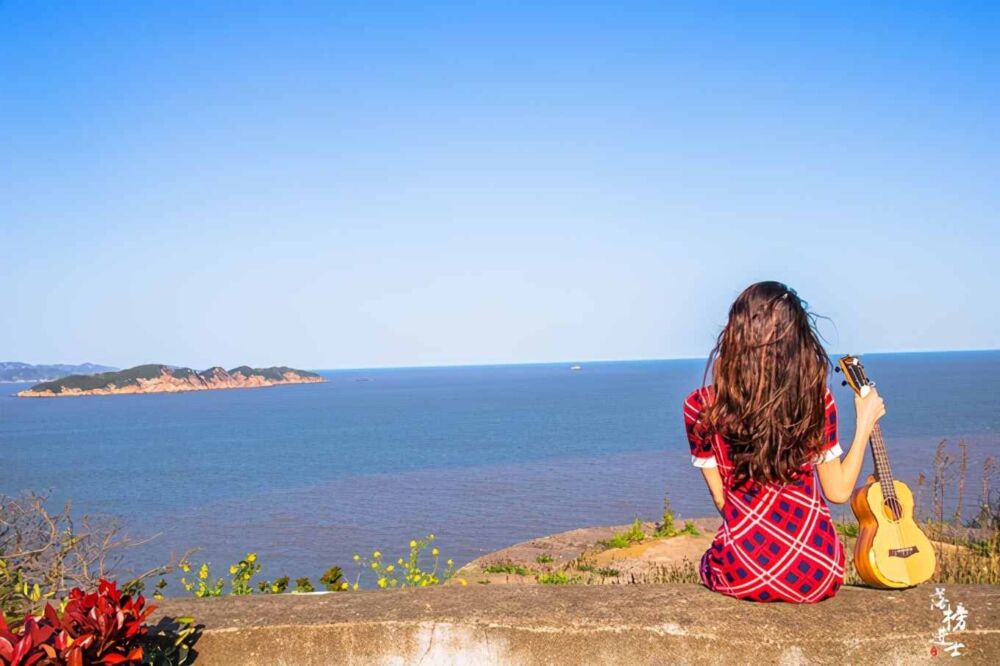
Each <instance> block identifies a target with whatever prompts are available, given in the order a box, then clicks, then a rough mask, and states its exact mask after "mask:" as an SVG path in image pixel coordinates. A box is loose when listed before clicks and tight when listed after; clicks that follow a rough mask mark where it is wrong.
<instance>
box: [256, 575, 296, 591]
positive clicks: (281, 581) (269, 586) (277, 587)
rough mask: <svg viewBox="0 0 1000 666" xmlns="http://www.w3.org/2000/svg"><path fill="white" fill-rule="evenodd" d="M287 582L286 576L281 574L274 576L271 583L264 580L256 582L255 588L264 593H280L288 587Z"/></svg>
mask: <svg viewBox="0 0 1000 666" xmlns="http://www.w3.org/2000/svg"><path fill="white" fill-rule="evenodd" d="M288 582H289V579H288V576H282V577H281V578H275V579H274V582H273V583H272V582H270V581H266V580H265V581H261V582H260V583H257V589H258V590H260V591H261V592H263V593H264V594H281V593H283V592H284V591H285V590H287V589H288Z"/></svg>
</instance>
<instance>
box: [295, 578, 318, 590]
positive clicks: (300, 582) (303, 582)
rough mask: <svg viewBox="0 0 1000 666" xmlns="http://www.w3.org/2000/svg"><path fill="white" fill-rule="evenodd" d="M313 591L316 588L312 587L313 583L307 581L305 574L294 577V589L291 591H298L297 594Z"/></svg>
mask: <svg viewBox="0 0 1000 666" xmlns="http://www.w3.org/2000/svg"><path fill="white" fill-rule="evenodd" d="M315 591H316V588H315V587H313V584H312V583H311V582H310V581H309V579H308V578H307V577H306V576H303V577H302V578H296V579H295V590H294V591H293V592H298V593H299V594H302V593H305V592H315Z"/></svg>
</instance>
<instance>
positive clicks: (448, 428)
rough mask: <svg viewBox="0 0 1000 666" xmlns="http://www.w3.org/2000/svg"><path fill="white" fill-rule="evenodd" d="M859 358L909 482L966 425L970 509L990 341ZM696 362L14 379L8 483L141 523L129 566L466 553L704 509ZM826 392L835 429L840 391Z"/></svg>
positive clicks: (991, 360) (994, 376)
mask: <svg viewBox="0 0 1000 666" xmlns="http://www.w3.org/2000/svg"><path fill="white" fill-rule="evenodd" d="M864 360H865V365H866V368H867V370H868V372H869V374H870V376H872V377H873V378H875V379H876V380H877V382H878V387H879V390H880V392H881V393H882V395H883V396H884V397H885V400H886V404H887V410H888V413H887V416H886V418H885V419H884V420H883V430H884V433H885V438H886V441H887V444H888V447H889V451H890V457H891V460H892V463H893V470H894V472H895V475H896V477H897V478H900V479H903V480H905V481H907V482H908V483H910V484H911V485H913V486H914V487H915V486H916V479H917V475H918V474H919V473H920V472H921V471H926V472H927V473H928V474H929V473H930V471H931V462H932V458H933V452H934V448H935V447H936V445H937V444H938V442H939V441H940V440H941V439H945V438H947V439H949V440H951V441H952V442H953V444H954V443H955V442H957V440H958V439H960V438H964V439H965V440H966V441H967V442H968V444H969V453H970V465H969V469H970V471H969V475H970V481H969V482H968V483H967V487H968V490H967V496H966V498H965V505H966V513H967V514H971V513H972V512H973V509H974V508H975V505H976V502H977V499H978V489H979V476H978V475H979V470H980V469H981V466H982V461H983V460H984V459H985V458H986V457H987V456H988V455H997V456H1000V352H996V351H993V352H953V353H921V354H887V355H876V354H873V355H870V356H866V357H865V359H864ZM703 370H704V361H696V360H675V361H634V362H633V361H629V362H613V363H586V364H583V368H582V369H581V370H580V371H572V370H570V365H569V364H565V363H560V364H541V365H508V366H477V367H471V366H470V367H448V368H408V369H378V370H337V371H324V372H322V374H323V375H324V376H325V378H326V379H327V381H326V383H323V384H303V385H291V386H282V387H274V388H267V389H247V390H227V391H207V392H198V393H182V394H153V395H121V396H98V397H85V398H62V399H19V398H14V397H12V395H11V394H13V393H14V392H15V391H17V390H19V389H20V388H22V387H21V386H18V385H4V386H3V387H2V389H0V390H2V392H3V395H2V396H0V456H2V458H0V459H2V468H0V469H2V471H0V493H6V494H14V493H17V492H20V491H22V490H29V489H30V490H47V491H48V492H49V493H50V496H51V498H52V501H53V502H57V503H62V502H63V501H66V500H70V499H71V500H72V501H73V505H74V507H75V510H76V511H77V512H79V513H82V512H96V513H108V514H114V515H116V516H120V517H121V518H122V520H123V521H124V524H125V526H126V528H127V530H128V532H129V533H130V534H132V535H134V536H137V537H148V536H154V535H155V536H156V538H155V539H153V540H152V541H151V542H150V543H148V544H146V545H144V546H142V547H141V548H138V549H135V550H133V551H131V553H130V555H129V558H128V564H129V565H131V566H135V567H144V566H148V565H152V564H155V563H157V562H160V561H163V560H165V559H166V558H167V557H168V556H169V554H170V553H172V552H181V551H183V550H185V549H187V548H191V547H197V548H200V549H201V550H200V552H199V553H198V556H197V559H198V560H199V561H204V560H208V561H210V562H212V563H213V564H214V565H216V566H217V567H219V569H218V570H219V571H220V572H221V573H224V567H225V566H226V565H228V564H229V563H231V562H233V561H235V560H237V559H239V557H241V556H242V555H243V554H245V553H246V552H247V551H250V550H253V551H256V552H257V553H258V555H259V557H260V561H261V562H262V563H263V565H264V572H263V575H264V576H265V577H270V578H273V577H276V576H279V575H282V574H288V575H292V576H293V577H294V576H300V575H310V576H314V577H315V576H318V575H319V574H320V573H321V572H322V571H323V570H325V569H326V568H327V567H328V566H330V565H331V564H340V565H342V566H344V568H345V569H346V570H348V572H351V571H352V569H351V564H352V563H351V555H352V554H353V553H355V552H362V553H364V552H371V551H372V550H374V549H379V550H381V551H382V552H384V553H388V554H391V555H393V556H394V555H396V554H401V553H403V551H405V549H406V544H407V543H408V542H409V540H410V539H411V538H415V537H420V536H422V535H425V534H427V533H429V532H433V533H434V534H435V535H436V536H437V543H438V545H439V546H440V548H441V550H442V554H443V556H444V557H453V558H454V559H455V560H456V562H457V563H458V564H462V563H464V562H466V561H468V560H470V559H472V558H474V557H477V556H479V555H481V554H483V553H486V552H489V551H492V550H495V549H497V548H500V547H503V546H506V545H509V544H512V543H515V542H518V541H522V540H525V539H529V538H531V537H534V536H540V535H545V534H550V533H553V532H558V531H562V530H567V529H573V528H576V527H582V526H588V525H597V524H618V523H625V522H628V521H630V520H632V519H633V518H634V517H635V516H642V517H643V518H645V519H649V520H652V519H655V518H656V517H658V515H659V513H660V511H661V507H662V502H663V496H664V493H667V494H668V495H669V497H670V500H671V503H672V505H673V507H674V509H675V510H676V511H677V512H679V513H680V514H681V515H682V516H698V515H712V514H713V513H714V508H713V506H712V503H711V500H710V498H709V495H708V492H707V490H706V489H705V487H704V483H703V481H702V479H701V476H700V474H699V473H698V471H697V470H695V469H694V468H692V467H691V466H690V464H689V456H688V445H687V442H686V440H685V438H684V430H683V426H682V420H681V404H682V401H683V399H684V397H685V396H686V395H687V393H688V392H689V391H690V390H692V389H693V388H694V387H696V386H698V385H700V383H701V379H702V372H703ZM834 377H836V375H834ZM834 395H835V396H836V398H837V403H838V407H839V411H840V415H841V423H840V434H841V439H842V440H843V443H844V445H845V446H846V445H847V444H848V443H849V442H850V437H851V435H852V433H853V420H854V419H853V405H852V398H851V396H850V392H849V391H848V389H846V388H842V387H840V386H834ZM953 449H954V446H953ZM868 458H869V459H870V455H869V456H868ZM867 466H868V468H870V460H869V462H868V465H867ZM844 510H847V509H846V507H839V508H837V507H835V509H834V512H835V514H836V513H837V512H838V511H844Z"/></svg>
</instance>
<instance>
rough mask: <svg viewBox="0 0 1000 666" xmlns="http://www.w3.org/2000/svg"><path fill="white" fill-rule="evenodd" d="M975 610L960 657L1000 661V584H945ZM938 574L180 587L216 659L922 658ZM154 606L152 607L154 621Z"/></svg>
mask: <svg viewBox="0 0 1000 666" xmlns="http://www.w3.org/2000/svg"><path fill="white" fill-rule="evenodd" d="M944 587H945V591H946V596H947V598H948V599H949V601H951V603H952V604H956V603H957V602H961V603H962V604H963V605H964V606H965V608H967V609H968V611H969V616H968V623H967V630H966V631H964V632H961V633H953V634H951V638H953V639H955V640H958V641H960V642H962V643H964V644H965V647H964V648H962V652H963V653H964V655H965V658H964V659H963V660H962V661H961V662H957V663H968V664H997V663H1000V587H995V586H965V585H947V586H944ZM933 589H934V588H933V586H928V585H925V586H921V587H918V588H915V589H910V590H902V591H899V590H894V591H881V590H870V589H865V588H853V587H845V588H843V589H842V590H841V592H840V593H839V594H838V595H837V596H836V597H835V598H833V599H829V600H827V601H824V602H821V603H819V604H815V605H802V606H797V605H789V604H754V603H751V602H745V601H738V600H735V599H730V598H727V597H723V596H721V595H717V594H714V593H712V592H709V591H707V590H706V589H704V588H702V587H700V586H697V585H630V586H547V585H540V586H532V587H527V586H524V587H514V586H489V585H477V586H469V587H452V586H448V587H437V588H424V589H416V590H393V591H371V592H349V593H337V594H329V595H323V596H301V595H289V594H285V595H275V596H264V595H258V596H252V597H223V598H218V599H203V600H194V599H173V600H164V601H163V602H161V604H160V609H161V610H159V611H158V612H157V616H163V615H170V616H180V615H189V614H190V615H194V616H195V617H196V619H197V621H198V623H199V624H202V625H204V631H203V634H202V637H201V639H200V640H199V641H198V643H197V645H196V646H195V649H196V650H197V652H198V659H197V661H196V662H195V663H196V664H199V665H204V666H212V665H213V664H227V665H229V664H257V665H262V666H263V665H267V664H281V665H285V664H288V665H291V664H295V665H297V666H303V665H309V664H324V665H326V664H621V663H628V664H667V663H669V664H722V663H725V664H756V663H775V664H779V663H780V664H921V663H942V661H943V660H947V661H950V658H949V657H948V656H947V655H946V654H944V653H942V652H939V653H938V655H937V656H936V657H932V656H931V647H932V645H931V640H932V639H933V637H934V636H935V634H936V632H937V630H938V628H939V627H940V626H941V611H940V610H937V609H935V608H932V607H931V593H932V592H933ZM155 617H156V616H154V621H155Z"/></svg>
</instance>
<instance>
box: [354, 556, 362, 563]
mask: <svg viewBox="0 0 1000 666" xmlns="http://www.w3.org/2000/svg"><path fill="white" fill-rule="evenodd" d="M360 559H361V556H360V555H357V554H355V556H354V561H355V562H357V561H358V560H360Z"/></svg>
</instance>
